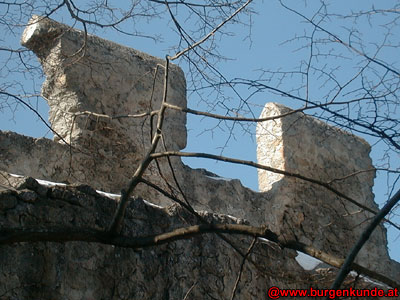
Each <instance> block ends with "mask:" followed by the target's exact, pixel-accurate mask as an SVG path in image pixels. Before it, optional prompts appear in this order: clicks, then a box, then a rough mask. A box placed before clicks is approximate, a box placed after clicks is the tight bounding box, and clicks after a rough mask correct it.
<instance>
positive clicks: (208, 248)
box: [0, 17, 400, 299]
mask: <svg viewBox="0 0 400 300" xmlns="http://www.w3.org/2000/svg"><path fill="white" fill-rule="evenodd" d="M84 40H85V39H84V34H83V33H82V32H80V31H77V30H74V29H71V28H69V27H67V26H65V25H62V24H59V23H56V22H54V21H51V20H49V19H41V18H39V17H34V18H33V19H32V20H31V22H30V25H29V26H28V27H27V29H26V30H25V32H24V36H23V38H22V43H23V44H24V45H26V46H27V47H29V48H30V49H32V50H33V51H34V52H35V53H36V54H37V56H38V57H39V59H40V62H41V64H42V65H43V68H44V70H45V73H46V76H47V78H46V82H45V84H44V86H43V89H42V93H43V96H44V97H45V98H46V99H47V101H48V103H49V105H50V122H51V124H52V127H53V128H54V129H55V130H56V131H57V132H58V133H59V134H60V136H61V137H62V139H64V140H65V141H67V142H68V143H69V144H70V145H72V147H71V146H70V145H67V144H65V143H64V142H63V141H62V140H61V139H60V137H57V136H56V137H55V141H51V140H49V139H35V138H31V137H25V136H22V135H18V134H16V133H12V132H1V131H0V169H1V170H5V171H7V172H10V173H14V174H21V175H25V176H31V177H34V178H38V179H46V180H51V181H56V182H63V183H70V184H86V185H90V186H91V187H93V188H94V189H98V190H102V191H106V192H113V193H119V192H120V190H121V189H123V188H126V185H127V182H128V181H129V179H130V177H131V176H132V174H133V173H134V171H135V169H136V166H137V162H138V161H139V160H140V159H142V157H143V155H144V153H145V150H146V149H147V148H148V147H149V145H150V131H151V126H150V118H149V117H146V118H117V117H118V116H121V115H126V114H137V113H143V112H149V111H151V110H154V109H158V107H159V105H160V101H161V95H162V82H163V68H162V67H159V68H158V71H157V72H156V69H157V65H163V61H162V60H159V59H157V58H154V57H150V56H148V55H146V54H143V53H140V52H138V51H136V50H133V49H129V48H126V47H123V46H120V45H117V44H115V43H111V42H109V41H105V40H103V39H100V38H98V37H95V36H88V38H87V41H86V44H85V47H84V48H82V51H80V49H81V46H82V45H83V43H84ZM171 68H172V69H171V74H170V81H169V91H170V92H169V94H168V95H169V97H168V101H170V102H171V103H173V104H176V105H178V106H181V107H185V106H186V98H185V80H184V77H183V74H182V71H181V70H180V69H179V68H178V67H177V66H174V65H172V67H171ZM156 73H157V74H156ZM154 74H156V76H155V77H154ZM153 82H155V85H154V90H153ZM87 112H89V114H88V113H87ZM287 112H290V109H288V108H285V107H283V106H280V105H276V104H267V105H266V108H265V110H264V112H263V115H262V116H271V115H277V114H282V113H287ZM94 114H97V115H94ZM185 118H186V117H185V114H183V113H178V112H176V111H171V110H168V115H167V119H166V122H165V126H164V127H163V133H164V137H165V140H166V146H167V149H169V150H178V149H182V148H183V147H185V144H186V129H185V121H186V119H185ZM153 125H154V123H153ZM153 130H154V126H153ZM257 141H258V160H259V163H262V164H266V165H268V166H271V167H275V168H279V169H282V170H287V171H293V172H298V173H301V174H302V175H304V176H308V177H311V178H315V179H318V180H321V181H331V180H334V181H333V182H332V185H333V186H334V187H335V188H337V189H338V190H340V191H341V192H343V193H344V194H346V195H348V196H350V197H352V198H354V199H356V200H357V201H359V202H361V203H363V204H364V205H366V206H368V207H370V208H372V209H375V210H376V209H377V206H376V204H375V203H374V202H373V195H372V193H371V187H372V180H373V177H374V172H363V173H358V174H357V175H354V176H349V177H348V175H351V174H353V173H354V172H356V171H360V170H367V169H370V168H372V166H371V161H370V159H369V157H368V154H369V146H368V145H367V144H366V143H365V142H364V141H362V140H360V139H358V138H356V137H354V136H353V135H350V134H348V133H346V132H343V131H340V130H337V129H335V128H333V127H330V126H327V125H326V124H324V123H322V122H320V121H317V120H315V119H313V118H311V117H305V116H304V115H303V114H291V115H288V116H286V117H284V118H281V119H277V120H274V121H269V122H264V123H262V124H261V125H260V126H259V127H258V129H257ZM161 150H162V149H161ZM159 165H160V170H161V173H162V174H160V172H159V171H158V169H157V166H156V165H155V164H154V163H152V164H151V165H150V167H149V170H148V171H147V172H146V173H145V175H144V177H145V178H147V179H148V180H150V181H152V182H153V183H155V184H156V185H158V186H159V187H162V188H163V189H164V190H166V191H168V192H170V193H175V194H179V193H178V192H177V190H178V188H177V186H176V183H175V182H174V180H173V176H172V173H171V170H170V169H169V165H168V163H167V161H166V159H165V158H164V159H160V160H159ZM172 165H173V168H174V172H175V175H176V178H177V180H178V182H179V185H180V187H181V189H182V191H183V192H184V194H185V196H186V199H187V200H188V201H189V202H190V203H191V204H192V205H193V207H195V208H196V209H197V210H204V211H209V212H210V213H204V214H205V215H207V216H208V218H210V220H211V221H214V222H236V221H237V220H238V219H236V218H241V219H246V220H248V222H249V223H250V224H251V225H263V224H268V226H269V228H271V229H272V230H273V231H275V232H276V233H278V234H281V235H284V236H286V237H287V238H288V239H295V240H299V241H301V242H304V243H306V244H309V245H313V246H314V247H316V248H318V249H321V250H323V251H325V252H327V253H330V254H333V255H335V256H338V257H342V258H343V257H345V255H346V254H347V252H348V250H349V249H350V248H351V247H352V245H353V244H354V241H355V240H356V238H358V237H359V235H360V233H361V232H362V230H363V228H365V226H366V223H365V222H364V220H365V218H367V217H371V215H370V214H368V213H366V212H363V211H359V208H358V207H356V206H354V205H351V204H349V203H348V202H346V201H345V200H343V199H340V198H339V197H338V196H336V195H335V194H333V193H332V192H330V191H328V190H326V189H325V188H323V187H321V186H318V185H315V184H310V183H308V182H305V181H301V180H298V179H293V178H291V177H286V176H283V177H282V176H281V175H275V174H272V173H266V172H260V173H259V178H260V190H261V192H260V193H257V192H254V191H252V190H250V189H248V188H245V187H243V186H242V185H241V183H240V181H239V180H223V179H222V178H219V177H218V176H216V175H214V174H212V173H210V172H208V171H206V170H200V169H198V170H192V169H190V168H189V167H187V166H185V165H183V164H182V162H181V161H180V159H178V158H172ZM4 178H7V180H6V181H4V182H3V183H2V184H0V196H1V197H2V198H1V199H2V200H1V201H0V224H1V225H4V226H5V225H7V226H25V225H26V226H28V225H32V226H33V225H37V224H58V225H65V224H68V225H74V226H87V227H92V228H98V229H100V228H104V227H105V226H107V225H108V222H109V221H110V219H111V217H112V213H113V210H114V209H115V202H114V201H112V200H110V199H108V198H105V197H100V196H99V195H98V194H96V192H94V191H93V189H86V192H83V195H82V194H81V193H82V191H81V190H79V189H78V188H72V187H67V188H60V187H54V188H48V187H43V186H41V185H39V184H38V183H37V182H36V183H35V180H34V179H32V178H31V179H27V180H25V179H15V178H14V177H10V176H8V175H5V177H4ZM0 180H1V176H0ZM21 180H22V181H21ZM18 181H21V182H19V183H18ZM166 181H167V182H168V183H169V184H170V186H168V185H167V184H166ZM3 186H5V188H3ZM134 195H135V196H141V197H142V198H144V199H147V200H149V201H151V202H153V203H156V204H160V205H163V206H165V207H166V208H159V209H158V210H157V209H155V208H154V207H153V206H148V205H144V204H143V203H142V202H140V201H139V202H140V203H142V204H140V203H139V202H138V201H136V202H134V203H132V204H131V208H130V210H129V213H128V218H127V220H126V222H125V226H124V230H127V233H128V234H132V235H139V234H140V235H141V234H145V233H154V232H165V231H168V230H171V229H173V228H176V227H178V226H184V225H185V224H186V225H187V224H194V223H195V221H196V220H194V219H193V217H191V216H189V215H188V214H187V213H186V212H184V211H182V210H181V209H180V208H177V207H176V206H169V205H171V204H172V202H171V201H170V200H169V199H167V198H166V197H164V196H162V195H161V194H159V193H158V192H156V191H154V190H153V189H151V188H149V187H147V186H146V185H144V184H139V185H138V186H137V188H136V189H135V191H134ZM181 199H182V198H181ZM182 200H183V199H182ZM82 203H84V204H82ZM149 207H150V208H149ZM215 213H219V214H220V215H216V214H215ZM227 215H230V216H234V217H229V216H227ZM25 220H26V221H25ZM238 222H239V221H238ZM240 222H244V221H240ZM235 239H236V237H235ZM238 244H239V245H240V246H241V247H243V249H246V248H247V247H248V244H249V240H248V239H242V238H239V239H238ZM386 244H387V241H386V231H385V229H384V228H383V227H380V228H378V229H377V231H376V232H375V233H374V235H373V236H372V238H371V239H370V241H369V242H368V243H367V245H366V246H365V249H364V250H363V252H362V253H361V254H360V256H359V257H360V258H359V260H358V262H359V263H360V264H361V265H363V266H365V267H368V268H370V269H372V270H375V271H378V272H380V273H382V274H385V275H386V276H388V277H392V278H400V267H399V264H398V263H396V262H393V261H391V260H390V259H389V257H388V254H387V249H386ZM170 247H172V250H171V249H170ZM257 247H261V245H258V246H257ZM268 247H269V248H271V246H270V245H269V246H268ZM268 247H266V249H264V248H263V250H259V251H260V253H261V254H260V257H262V259H261V258H260V259H259V260H257V265H260V266H261V268H264V266H265V268H266V269H268V270H269V271H268V272H266V271H265V270H264V269H263V270H264V271H262V272H261V273H260V274H261V275H260V274H259V273H254V272H256V271H255V270H254V268H251V269H252V270H251V271H250V270H249V271H248V272H250V273H249V274H248V275H246V276H248V277H246V278H244V279H243V280H244V281H242V282H246V284H245V285H244V287H241V291H242V293H243V294H242V296H241V297H238V299H249V298H250V299H262V298H263V297H264V295H265V294H264V293H265V287H267V286H268V285H270V284H275V285H278V286H280V287H294V286H302V287H303V286H306V287H308V286H307V284H311V283H310V281H309V280H310V279H309V277H308V276H309V274H308V273H307V272H304V271H303V270H302V269H299V267H298V265H297V263H295V261H294V260H293V257H294V254H293V253H292V252H290V251H283V252H281V251H277V250H276V248H274V247H272V249H275V250H274V251H272V250H271V249H268ZM2 249H3V248H1V249H0V252H1V251H3V250H2ZM166 249H167V250H166ZM168 249H169V250H168ZM257 250H258V248H257ZM271 251H272V252H271ZM1 253H2V254H0V262H1V263H0V265H1V264H2V263H3V262H4V266H2V268H3V269H2V271H3V273H1V272H0V276H6V277H4V278H5V280H6V281H4V280H2V279H1V278H0V282H10V284H8V285H7V286H6V288H4V289H3V291H4V294H2V291H1V290H0V299H2V298H1V295H7V297H8V298H5V299H31V298H35V297H36V298H40V296H38V295H40V293H43V295H52V296H43V299H54V298H61V299H63V297H64V298H65V299H134V298H141V297H142V298H144V299H146V297H147V298H150V297H154V298H156V299H168V298H169V299H183V298H184V295H185V293H186V292H187V291H189V290H190V288H191V286H192V285H193V284H194V283H196V284H195V287H194V288H193V293H195V294H194V295H196V296H193V299H215V298H217V299H225V298H229V297H228V296H227V295H229V292H230V291H231V289H232V287H233V283H234V280H235V276H236V274H237V269H238V268H237V267H238V266H239V265H240V258H238V257H237V256H235V253H234V252H233V250H232V249H231V248H229V247H227V246H226V245H224V244H223V243H222V242H220V241H219V240H218V243H217V239H216V238H215V237H213V236H211V237H210V236H207V237H199V238H196V239H193V240H191V241H190V242H187V241H185V242H183V241H182V242H177V243H174V244H171V245H168V246H162V247H160V248H154V249H151V250H149V249H147V250H143V251H133V250H128V249H117V248H113V247H109V246H103V245H94V244H85V243H66V244H61V245H60V244H54V243H40V244H33V245H31V244H23V245H18V246H15V245H14V246H7V247H6V250H4V252H1ZM29 253H31V255H32V257H34V259H33V260H32V264H30V263H29V257H28V256H29V255H30V254H29ZM115 253H119V254H118V255H119V256H115V255H116V254H115ZM193 253H195V254H196V255H194V256H193ZM227 258H229V259H228V260H227ZM255 259H256V258H255ZM257 259H258V258H257ZM13 260H14V261H15V260H18V261H21V262H22V263H21V264H20V269H17V270H16V271H14V270H13V269H12V266H11V264H12V261H13ZM142 260H143V265H142V264H141V261H142ZM226 260H227V261H226ZM276 262H279V263H278V266H277V263H276ZM378 262H379V263H378ZM146 264H147V265H149V266H150V267H149V268H147V267H146ZM152 264H154V266H153V265H152ZM216 266H218V267H216ZM219 266H220V267H219ZM25 268H26V269H27V270H28V271H26V270H25ZM34 270H36V271H34ZM37 270H42V271H41V272H39V271H37ZM182 270H183V271H182ZM246 270H248V269H246ZM257 270H258V269H257ZM272 270H276V272H275V271H272ZM29 272H31V273H29ZM157 272H158V273H160V275H157V274H158V273H157ZM246 272H247V271H246ZM257 272H258V271H257ZM271 272H272V273H271ZM1 274H6V275H1ZM29 274H30V275H29ZM43 274H47V275H43ZM104 274H105V275H104ZM135 274H136V275H135ZM28 275H29V276H28ZM53 275H54V276H55V278H56V279H54V278H53V277H54V276H53ZM103 275H104V276H103ZM24 276H25V277H24ZM32 276H33V277H32ZM35 276H36V277H35ZM52 276H53V277H52ZM102 276H103V277H102ZM135 276H137V277H135ZM303 276H305V277H304V280H303ZM312 276H316V274H313V275H312ZM75 277H76V278H75ZM317 277H318V276H317ZM317 277H315V278H317ZM298 278H301V280H300V281H301V283H299V281H298V280H297V279H298ZM313 278H314V277H313ZM31 279H32V280H31ZM209 279H210V281H209ZM30 280H31V282H30ZM52 280H53V281H52ZM152 280H153V281H152ZM47 282H50V283H51V284H47ZM121 282H123V283H121ZM135 282H137V283H138V284H135ZM147 282H151V283H149V285H146V283H147ZM247 282H248V283H247ZM327 282H328V281H327V280H325V281H324V284H326V283H327ZM303 284H304V285H303ZM247 285H249V286H248V287H247ZM31 286H32V290H31ZM102 286H105V287H106V288H105V289H104V290H102V289H101V287H102ZM312 286H317V285H316V284H314V283H313V284H312ZM18 287H21V288H18ZM197 288H198V290H196V289H197ZM16 291H18V292H16ZM13 293H14V294H15V295H19V296H15V297H14V296H13V295H14V294H13ZM18 293H19V294H18ZM24 293H25V294H24ZM196 293H197V294H196ZM30 295H34V296H30ZM67 295H68V296H67ZM249 295H251V296H250V297H249ZM13 297H14V298H13ZM46 297H47V298H46ZM51 297H53V298H51ZM189 299H192V297H189Z"/></svg>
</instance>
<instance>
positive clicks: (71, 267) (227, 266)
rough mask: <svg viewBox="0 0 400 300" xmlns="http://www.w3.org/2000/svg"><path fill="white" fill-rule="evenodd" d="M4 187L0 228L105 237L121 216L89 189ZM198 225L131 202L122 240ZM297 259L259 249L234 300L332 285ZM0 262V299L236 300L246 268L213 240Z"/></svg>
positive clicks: (6, 249) (173, 212)
mask: <svg viewBox="0 0 400 300" xmlns="http://www.w3.org/2000/svg"><path fill="white" fill-rule="evenodd" d="M0 184H1V186H3V187H6V186H7V187H8V188H7V189H3V190H2V189H0V205H3V204H4V203H7V204H6V207H7V208H4V206H3V209H2V210H1V214H0V226H1V227H7V228H26V227H38V226H39V227H40V226H43V225H46V226H69V227H71V226H74V227H85V228H93V229H100V230H101V229H105V228H106V227H107V225H108V222H109V220H110V218H111V216H112V213H113V211H114V209H115V207H116V202H115V200H114V199H111V198H108V197H106V196H104V195H101V194H99V193H97V192H96V191H95V190H93V189H92V188H90V187H89V186H85V185H84V186H82V185H81V186H57V185H55V186H43V185H40V184H39V183H38V182H36V181H35V180H34V179H33V178H22V177H20V178H16V177H13V176H9V174H7V173H4V172H1V173H0ZM27 191H29V192H31V193H32V194H36V200H35V202H34V203H32V202H31V201H26V199H25V198H24V197H23V196H21V195H22V193H24V192H27ZM44 191H45V193H44V194H43V192H44ZM199 213H200V214H201V215H202V216H203V217H204V218H206V219H207V221H209V222H213V223H231V224H246V223H247V221H245V220H243V219H237V218H234V217H229V216H226V215H220V214H213V213H208V212H199ZM197 223H198V221H197V220H196V218H195V217H194V216H193V215H191V214H189V213H188V212H186V211H185V210H183V209H182V208H181V207H180V206H177V205H172V206H169V207H165V208H163V207H157V206H154V205H151V204H149V203H147V202H144V201H143V200H133V201H132V202H131V204H130V206H129V207H128V210H127V215H126V224H127V226H126V227H125V230H124V232H123V234H124V235H126V236H131V237H135V236H144V235H150V234H155V233H162V232H168V231H171V230H173V229H176V228H180V227H183V226H189V225H194V224H197ZM230 239H231V240H232V241H233V243H234V244H235V245H236V246H237V247H238V248H239V249H241V250H242V251H243V252H245V251H246V249H247V248H248V246H249V244H250V243H251V241H252V239H251V238H249V237H243V236H231V237H230ZM295 256H296V253H295V252H294V251H290V250H281V249H280V248H279V247H276V246H273V245H270V244H268V243H265V242H263V241H259V242H258V243H257V245H256V247H255V248H254V250H253V252H252V254H251V255H250V256H249V261H248V262H247V263H246V264H245V267H244V270H243V273H242V275H241V280H240V283H239V285H238V290H237V294H236V298H235V299H266V290H267V288H268V287H270V286H279V287H280V288H308V287H309V286H313V287H314V288H327V287H328V286H329V284H330V283H331V282H332V279H333V277H332V276H333V275H334V274H335V271H334V270H333V269H329V268H324V269H319V270H316V271H305V270H304V269H302V268H301V267H300V266H299V265H298V264H297V262H296V260H295V259H294V257H295ZM0 260H1V264H0V282H1V283H2V284H0V299H2V300H11V299H13V300H14V299H43V300H46V299H49V300H50V299H51V300H52V299H68V300H81V299H82V300H83V299H85V300H88V299H90V300H92V299H93V300H94V299H96V300H97V299H184V297H185V296H186V295H187V298H186V299H230V295H231V292H232V290H233V287H234V284H235V282H236V278H237V276H238V273H239V269H240V264H241V262H242V259H241V257H240V256H239V255H238V254H237V253H236V252H235V251H234V250H233V249H232V247H230V246H229V245H227V244H226V243H225V242H223V241H222V240H221V239H219V238H218V237H217V236H215V235H212V234H207V235H202V236H198V237H195V238H192V239H189V240H182V241H177V242H172V243H169V244H165V245H161V246H158V247H151V248H144V249H136V250H133V249H128V248H119V247H114V246H110V245H102V244H95V243H85V242H69V243H51V242H47V243H22V244H19V245H2V246H1V247H0ZM250 260H251V262H250ZM16 262H18V263H16ZM271 266H273V267H271ZM327 274H328V275H327ZM349 285H350V286H353V285H354V278H353V279H350V280H348V281H347V282H346V284H345V286H349ZM366 286H369V287H371V283H367V282H363V281H358V283H357V285H356V286H355V287H356V288H357V287H358V288H362V287H366ZM353 287H354V286H353Z"/></svg>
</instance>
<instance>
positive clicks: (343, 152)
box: [257, 103, 400, 276]
mask: <svg viewBox="0 0 400 300" xmlns="http://www.w3.org/2000/svg"><path fill="white" fill-rule="evenodd" d="M290 112H293V111H292V110H291V109H289V108H287V107H285V106H283V105H280V104H275V103H268V104H266V105H265V107H264V110H263V112H262V114H261V118H265V117H273V116H280V115H285V116H284V117H281V118H278V119H274V120H270V121H266V122H262V123H259V124H258V126H257V159H258V162H259V163H261V164H264V165H266V166H271V167H274V168H277V169H281V170H285V171H288V172H293V173H298V174H301V175H303V176H305V177H308V178H312V179H316V180H319V181H321V182H326V183H330V184H331V186H332V187H333V188H335V189H336V190H337V191H340V192H341V193H343V194H344V195H346V196H348V197H351V198H352V199H354V200H356V201H357V202H359V203H361V204H362V205H364V206H366V207H369V208H371V209H373V210H375V211H378V210H379V208H378V206H377V204H376V203H375V202H374V195H373V193H372V186H373V179H374V177H375V169H374V168H373V166H372V162H371V159H370V157H369V152H370V146H369V145H368V143H367V142H366V141H365V140H363V139H361V138H359V137H356V136H354V135H352V134H350V133H348V132H345V131H343V130H340V129H338V128H336V127H333V126H330V125H328V124H326V123H324V122H321V121H319V120H317V119H315V118H313V117H310V116H306V115H305V114H303V113H292V114H290ZM258 178H259V188H260V191H269V192H271V191H273V194H274V197H273V200H272V202H271V203H270V205H271V206H270V208H271V209H272V214H271V217H273V218H275V220H274V221H273V222H272V223H273V224H275V225H279V226H278V227H276V228H274V230H275V231H276V232H285V231H286V232H290V231H291V232H292V233H293V234H294V236H296V238H298V239H299V240H300V241H302V242H304V243H306V244H310V245H311V244H312V245H315V246H316V247H317V248H319V249H325V250H327V251H328V252H330V253H333V254H336V255H339V256H341V255H343V254H344V253H346V252H347V251H349V250H350V249H351V247H352V245H353V244H354V242H355V241H356V240H357V239H358V237H359V236H360V235H361V233H362V231H363V229H364V228H365V226H366V225H367V224H365V220H367V219H369V218H371V217H372V214H371V213H369V212H366V211H364V210H363V209H361V208H359V207H358V206H356V205H354V204H352V203H349V202H348V201H346V200H344V199H342V198H340V197H338V196H337V195H336V194H334V193H332V192H330V191H328V190H327V189H326V188H324V187H321V186H318V185H316V184H312V183H309V182H307V181H304V180H300V179H297V178H293V177H288V176H283V175H280V174H275V173H271V172H268V171H265V170H261V169H259V170H258ZM288 220H290V221H289V223H288V226H285V223H287V222H288ZM282 225H283V226H282ZM333 241H334V242H333ZM386 245H387V240H386V229H385V228H384V227H383V226H379V227H378V228H376V230H375V232H374V233H373V234H372V236H371V237H370V239H369V241H368V243H367V244H366V245H365V246H364V248H363V249H362V250H361V252H360V254H359V255H358V257H357V261H358V262H359V263H360V264H363V265H365V266H366V267H368V268H372V269H374V268H376V269H377V270H379V271H380V272H388V269H390V270H391V271H392V272H393V273H392V274H396V275H397V276H398V275H400V270H399V264H398V263H396V262H394V261H391V260H390V258H389V256H388V252H387V248H386ZM382 260H383V261H387V262H388V263H385V264H377V263H376V262H378V261H382Z"/></svg>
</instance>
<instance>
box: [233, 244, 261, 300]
mask: <svg viewBox="0 0 400 300" xmlns="http://www.w3.org/2000/svg"><path fill="white" fill-rule="evenodd" d="M256 242H257V238H256V237H255V238H254V239H253V241H252V242H251V244H250V247H249V249H247V252H246V254H245V256H244V257H243V259H242V263H241V264H240V269H239V274H238V276H237V278H236V282H235V286H234V287H233V290H232V294H231V300H233V298H235V294H236V290H237V288H238V286H239V282H240V278H241V277H242V273H243V267H244V264H245V262H246V259H247V257H248V256H249V254H250V253H251V251H252V250H253V248H254V246H255V245H256Z"/></svg>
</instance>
